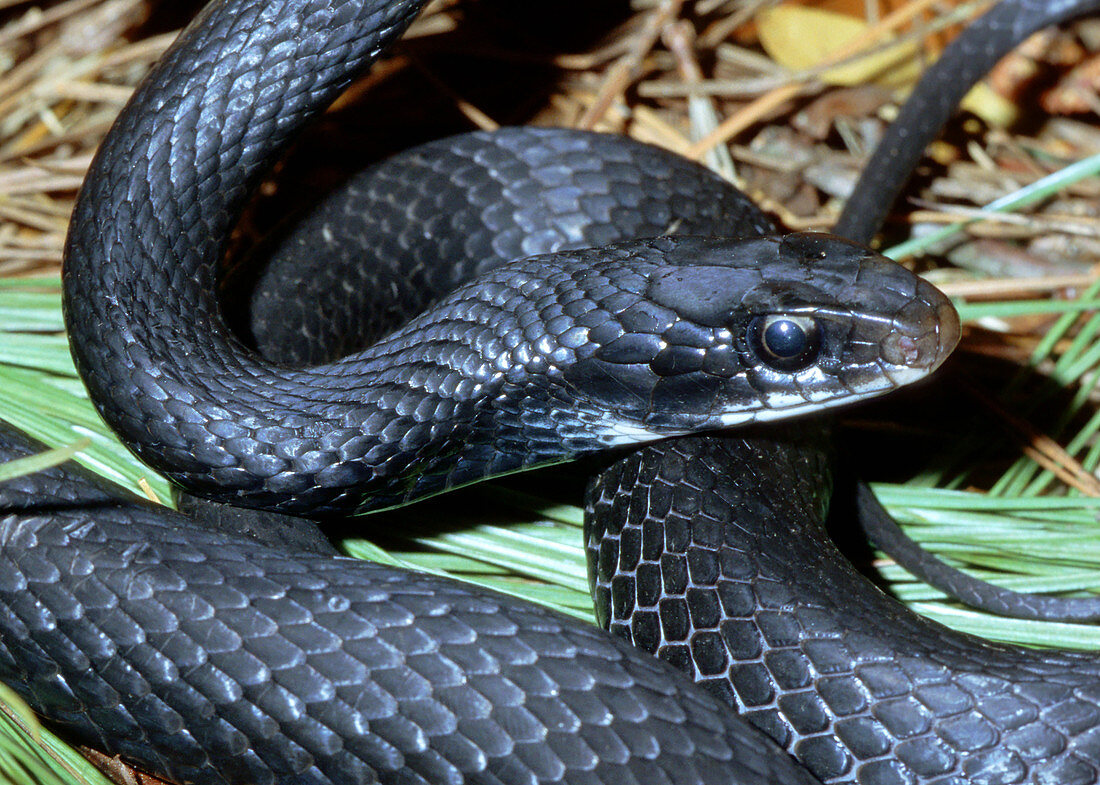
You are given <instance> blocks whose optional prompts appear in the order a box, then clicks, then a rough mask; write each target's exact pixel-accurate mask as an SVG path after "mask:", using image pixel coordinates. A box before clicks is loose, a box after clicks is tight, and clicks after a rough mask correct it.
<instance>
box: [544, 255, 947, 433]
mask: <svg viewBox="0 0 1100 785" xmlns="http://www.w3.org/2000/svg"><path fill="white" fill-rule="evenodd" d="M643 244H644V245H645V249H644V252H641V251H637V249H636V252H637V253H638V255H639V256H640V257H644V259H645V264H644V265H641V267H642V268H644V270H645V272H644V274H645V284H644V288H643V287H641V286H638V285H636V286H634V287H633V288H634V290H635V291H636V292H637V298H636V300H635V301H633V302H630V300H631V298H629V297H624V296H621V295H620V296H617V297H613V298H606V300H605V302H608V303H613V304H614V305H615V306H616V307H608V306H604V310H605V311H606V313H607V316H608V318H607V320H606V321H605V322H603V323H600V324H598V325H597V326H595V327H593V328H591V329H589V330H588V334H587V335H588V340H589V343H590V346H589V347H588V349H587V350H586V351H578V352H577V360H576V362H574V363H573V364H572V365H571V366H569V367H568V368H566V369H564V370H563V378H564V381H565V383H566V384H567V385H568V387H569V388H570V390H571V391H572V393H573V394H574V396H575V398H576V400H577V402H578V410H579V411H581V412H582V413H583V412H585V411H592V412H603V413H604V414H598V415H593V416H590V417H588V418H587V419H588V420H589V423H588V424H589V425H590V426H591V427H593V429H595V430H601V431H602V434H603V435H602V437H601V440H602V443H604V444H621V443H628V442H632V441H644V440H646V439H650V438H655V437H657V436H662V435H673V434H679V433H685V432H689V431H696V430H700V429H707V428H722V427H726V426H731V425H737V424H741V423H747V422H752V421H758V420H769V419H779V418H786V417H790V416H793V415H798V414H802V413H807V412H813V411H817V410H819V409H822V408H824V407H829V406H837V405H841V404H846V403H851V402H854V401H859V400H863V399H865V398H868V397H871V396H874V395H878V394H881V393H884V392H887V391H889V390H892V389H895V388H897V387H900V386H902V385H904V384H909V383H911V382H914V381H916V380H918V379H920V378H923V377H924V376H926V375H927V374H929V373H930V372H931V371H933V370H934V369H935V368H937V367H938V366H939V365H940V363H942V362H943V360H944V359H945V358H946V357H947V355H948V354H950V352H951V350H952V349H953V348H954V347H955V344H956V343H957V341H958V338H959V320H958V315H957V313H956V312H955V309H954V307H953V306H952V305H951V303H950V301H949V300H948V299H947V298H946V297H945V296H944V295H943V294H942V293H941V292H940V291H939V290H937V289H936V288H935V287H934V286H932V285H931V284H929V283H927V282H925V281H923V280H922V279H920V278H919V277H918V276H916V275H914V274H913V273H911V272H909V271H908V270H906V269H905V268H903V267H901V266H899V265H897V264H895V263H894V262H892V261H891V260H889V259H887V258H886V257H884V256H881V255H879V254H877V253H875V252H873V251H871V250H870V249H868V248H865V247H863V246H861V245H858V244H856V243H852V242H849V241H847V240H844V239H842V238H839V237H834V236H830V235H825V234H811V233H803V234H791V235H786V236H781V237H758V238H750V239H721V238H692V237H676V238H660V239H657V240H650V241H644V243H643ZM636 269H637V266H636ZM628 288H629V287H628ZM619 305H622V306H623V307H621V308H618V307H617V306H619ZM627 306H628V307H627ZM582 417H583V414H582Z"/></svg>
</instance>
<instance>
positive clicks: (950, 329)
mask: <svg viewBox="0 0 1100 785" xmlns="http://www.w3.org/2000/svg"><path fill="white" fill-rule="evenodd" d="M916 280H917V285H916V291H915V295H914V297H913V299H912V301H911V302H910V303H908V304H907V305H906V306H905V307H904V308H902V309H901V310H899V312H898V314H897V316H896V317H895V319H894V329H892V330H891V331H890V333H889V334H888V335H886V336H885V337H884V338H883V340H882V359H883V360H884V361H885V362H887V363H889V364H890V365H892V366H896V367H899V368H905V369H910V370H912V371H915V372H918V373H920V374H921V375H923V374H927V373H931V372H932V371H934V370H935V369H936V368H938V367H939V366H940V364H941V363H943V361H944V360H945V359H947V357H948V355H950V354H951V352H952V350H954V348H955V346H956V344H958V342H959V335H960V325H959V314H958V312H957V311H956V310H955V306H954V305H952V304H951V301H950V300H949V299H947V297H946V296H945V295H944V294H943V293H942V292H941V291H940V290H939V289H937V288H936V287H935V286H933V285H932V284H930V283H928V282H927V281H924V280H921V279H916Z"/></svg>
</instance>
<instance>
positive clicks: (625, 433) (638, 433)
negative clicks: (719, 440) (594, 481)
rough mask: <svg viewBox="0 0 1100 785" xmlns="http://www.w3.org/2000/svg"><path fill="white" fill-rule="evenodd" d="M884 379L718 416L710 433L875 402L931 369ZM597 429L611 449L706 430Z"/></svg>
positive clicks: (893, 372) (891, 373) (618, 425)
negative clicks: (812, 397)
mask: <svg viewBox="0 0 1100 785" xmlns="http://www.w3.org/2000/svg"><path fill="white" fill-rule="evenodd" d="M883 375H884V377H885V380H888V381H887V383H884V384H883V385H882V386H880V387H872V388H868V389H863V390H856V391H855V392H849V393H846V394H844V395H837V396H835V397H831V398H827V399H825V400H821V401H807V400H806V399H805V398H803V397H802V396H801V395H793V394H787V395H773V396H770V397H769V398H768V402H767V406H766V408H748V409H739V410H737V411H731V412H725V413H723V414H720V415H718V416H717V417H716V418H715V419H714V420H713V421H712V422H711V423H710V424H709V425H708V426H706V429H718V428H733V427H735V426H738V425H745V424H747V423H753V422H767V421H769V420H785V419H787V418H789V417H797V416H800V415H803V414H812V413H814V412H819V411H821V410H823V409H831V408H834V407H836V406H842V405H844V404H849V403H855V402H856V401H862V400H864V399H867V398H874V397H876V396H879V395H882V394H883V393H887V392H890V391H892V390H893V389H894V388H896V387H903V386H905V385H907V384H910V383H912V382H915V381H917V380H918V379H921V378H923V377H925V376H927V375H928V370H927V369H920V368H904V367H898V368H890V369H889V370H886V369H883ZM593 429H594V430H595V431H597V432H598V435H597V438H598V439H599V441H600V443H601V444H604V445H606V446H608V447H621V446H624V445H629V444H641V443H643V442H650V441H653V440H655V439H667V438H668V437H670V436H686V435H688V434H691V433H697V432H698V431H699V430H703V429H684V430H671V429H670V430H665V429H656V428H647V427H646V426H644V425H640V424H638V423H630V422H613V421H612V420H610V419H608V420H605V421H604V422H601V423H599V424H594V425H593Z"/></svg>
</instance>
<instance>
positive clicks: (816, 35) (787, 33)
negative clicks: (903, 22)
mask: <svg viewBox="0 0 1100 785" xmlns="http://www.w3.org/2000/svg"><path fill="white" fill-rule="evenodd" d="M756 25H757V30H758V31H759V34H760V43H761V44H762V45H763V47H764V51H766V52H767V53H768V54H769V55H770V56H771V58H772V59H773V60H775V61H776V62H777V63H779V64H780V65H783V66H785V67H787V68H790V69H792V70H795V71H802V70H806V69H808V68H814V67H816V66H819V65H821V64H822V63H826V62H828V61H829V60H831V59H837V58H836V57H835V56H834V55H835V53H837V52H839V51H841V50H843V49H844V47H845V46H846V45H847V44H848V43H849V42H851V41H852V40H853V39H855V38H856V37H857V36H859V35H861V34H862V33H863V32H864V31H865V30H866V29H867V24H866V23H865V22H863V21H862V20H860V19H856V18H855V17H852V16H847V15H845V14H838V13H836V12H834V11H826V10H824V9H821V8H806V7H804V6H779V7H778V8H770V9H767V10H765V11H762V12H761V13H760V14H759V15H758V16H757V18H756ZM868 48H871V47H870V46H869V47H868ZM919 56H920V49H919V48H918V46H917V45H916V44H915V43H904V44H898V45H897V46H891V47H890V48H888V49H884V50H882V51H879V52H876V53H875V54H872V55H868V56H866V57H860V58H859V59H858V60H855V61H853V62H851V63H849V64H847V65H843V66H838V67H836V68H830V69H828V70H827V71H825V72H824V73H822V74H821V80H822V81H824V82H826V83H828V84H834V85H844V86H851V85H856V84H864V83H867V82H871V83H873V84H877V85H879V86H881V87H887V88H890V89H898V88H904V87H911V86H912V85H913V84H914V83H915V82H916V80H917V78H918V77H919V75H920V71H921V63H920V59H919Z"/></svg>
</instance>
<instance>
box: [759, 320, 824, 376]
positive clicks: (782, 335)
mask: <svg viewBox="0 0 1100 785" xmlns="http://www.w3.org/2000/svg"><path fill="white" fill-rule="evenodd" d="M748 338H749V343H750V344H751V345H752V349H753V351H754V352H756V355H757V357H759V358H760V361H761V362H763V363H764V364H765V365H767V366H768V367H770V368H774V369H775V370H777V371H786V372H788V373H793V372H795V371H801V370H802V369H803V368H805V367H806V366H808V365H810V364H811V363H812V362H813V361H814V360H815V359H816V358H817V353H818V349H819V347H820V340H819V335H818V329H817V322H815V321H814V320H813V319H811V318H810V317H808V316H789V315H786V316H785V315H779V314H767V315H765V316H758V317H756V318H755V319H753V321H752V323H751V324H750V325H749V334H748Z"/></svg>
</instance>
